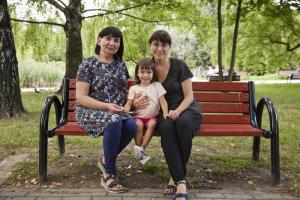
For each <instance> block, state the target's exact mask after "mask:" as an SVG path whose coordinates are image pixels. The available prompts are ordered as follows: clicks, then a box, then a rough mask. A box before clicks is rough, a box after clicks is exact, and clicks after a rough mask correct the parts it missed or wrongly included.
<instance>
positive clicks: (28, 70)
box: [19, 60, 64, 87]
mask: <svg viewBox="0 0 300 200" xmlns="http://www.w3.org/2000/svg"><path fill="white" fill-rule="evenodd" d="M19 74H20V75H19V76H20V77H19V78H20V86H21V87H34V86H39V87H59V85H60V84H61V81H62V79H63V77H64V64H63V63H62V62H53V63H40V62H36V61H34V60H22V61H21V62H19Z"/></svg>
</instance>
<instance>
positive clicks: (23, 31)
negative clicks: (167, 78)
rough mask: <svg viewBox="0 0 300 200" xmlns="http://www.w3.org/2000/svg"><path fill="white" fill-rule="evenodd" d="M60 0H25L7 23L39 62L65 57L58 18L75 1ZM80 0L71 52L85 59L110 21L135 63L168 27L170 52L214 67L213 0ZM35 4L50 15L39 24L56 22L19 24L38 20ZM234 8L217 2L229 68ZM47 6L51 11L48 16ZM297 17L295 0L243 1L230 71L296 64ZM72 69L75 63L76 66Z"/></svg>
mask: <svg viewBox="0 0 300 200" xmlns="http://www.w3.org/2000/svg"><path fill="white" fill-rule="evenodd" d="M63 2H64V1H55V0H44V1H42V0H28V2H27V3H30V4H29V5H30V6H29V9H28V15H27V16H28V18H27V19H24V18H23V19H19V20H15V21H14V23H13V30H14V32H15V33H16V34H15V38H16V46H17V52H18V55H31V56H32V57H34V58H35V59H37V60H41V61H49V60H66V61H67V60H68V59H70V58H68V56H65V51H66V49H68V43H67V41H68V35H64V34H66V26H67V25H66V24H67V22H68V20H67V19H64V14H65V13H67V10H68V9H67V8H69V7H72V5H71V3H72V2H74V1H72V0H71V1H69V4H65V3H63ZM78 2H80V6H79V8H78V9H79V10H78V13H77V14H79V15H78V16H79V17H80V22H82V28H80V29H78V31H79V32H80V34H81V35H80V36H81V37H82V48H81V50H80V48H77V50H76V51H81V52H82V55H83V56H82V57H83V58H86V57H88V56H90V55H91V54H93V50H94V45H95V41H96V36H97V34H98V32H99V30H100V29H101V28H102V27H104V26H107V25H115V26H118V27H119V28H120V29H121V30H122V31H123V33H124V37H125V55H124V58H125V60H126V61H130V62H135V61H136V60H138V59H140V58H141V57H144V56H150V54H149V51H148V41H147V40H148V37H149V35H150V34H151V32H152V31H153V30H154V29H167V30H169V31H170V33H171V34H172V39H173V41H174V43H173V48H172V55H173V56H176V57H180V58H182V59H185V60H186V62H187V63H188V64H189V65H190V67H196V66H200V65H203V66H205V65H206V64H207V63H212V64H214V65H217V39H218V37H217V28H218V26H217V1H213V0H206V1H201V2H200V1H193V0H185V1H179V0H174V1H167V0H135V1H129V0H115V1H93V2H94V8H92V9H91V8H88V7H87V5H86V4H85V3H84V2H81V1H78ZM73 4H74V3H73ZM34 8H35V9H37V10H38V11H39V12H40V13H42V14H46V15H47V14H48V17H47V18H45V19H46V20H45V21H44V22H45V23H48V25H51V24H52V25H54V26H47V25H45V23H44V24H41V23H40V24H37V23H30V24H24V23H22V24H21V23H19V22H18V21H30V20H31V21H40V22H41V20H37V19H36V18H34V16H33V15H31V14H30V13H32V12H33V11H32V9H34ZM45 8H46V9H45ZM236 8H237V1H233V0H230V1H229V0H228V1H222V19H223V22H222V31H223V34H222V37H223V40H222V45H223V49H224V50H223V66H224V67H225V68H226V69H229V66H230V63H231V60H232V57H231V56H232V51H231V49H232V46H233V44H232V42H233V39H232V38H233V31H234V26H235V19H236V10H237V9H236ZM10 9H11V13H12V14H11V15H12V18H13V19H17V18H18V15H17V13H16V12H15V11H16V5H15V4H10ZM63 9H65V11H62V10H63ZM49 12H51V13H52V14H51V15H49ZM59 12H62V13H63V14H59ZM65 16H66V14H65ZM299 18H300V15H299V4H298V3H297V1H283V0H282V1H279V2H278V1H272V0H256V1H253V0H243V1H242V3H241V16H240V24H239V26H240V27H239V30H238V37H237V41H236V42H237V44H236V47H237V49H236V61H235V63H236V64H235V65H236V68H235V69H236V70H240V71H241V70H247V71H249V72H251V73H255V74H263V73H265V72H267V71H268V72H275V71H278V70H280V69H294V68H297V67H299V60H300V59H299V55H300V53H299V51H300V50H299V49H300V40H299V39H300V38H299V37H300V34H299V32H300V31H299V29H300V20H299ZM83 20H84V21H83ZM74 23H75V22H74ZM63 27H64V29H63ZM73 57H74V56H73ZM73 57H71V58H73ZM77 57H78V56H77ZM79 57H80V56H79ZM81 60H82V58H81ZM78 62H79V61H78ZM72 67H73V68H76V69H77V66H75V67H74V66H72Z"/></svg>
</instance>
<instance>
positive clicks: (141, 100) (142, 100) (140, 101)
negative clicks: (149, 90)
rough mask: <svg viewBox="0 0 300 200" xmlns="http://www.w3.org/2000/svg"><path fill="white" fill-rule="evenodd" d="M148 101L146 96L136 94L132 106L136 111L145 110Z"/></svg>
mask: <svg viewBox="0 0 300 200" xmlns="http://www.w3.org/2000/svg"><path fill="white" fill-rule="evenodd" d="M149 101H150V99H149V97H148V96H145V95H141V94H138V93H137V94H135V96H134V100H133V106H134V107H135V108H136V109H138V110H140V109H144V108H147V106H148V105H149Z"/></svg>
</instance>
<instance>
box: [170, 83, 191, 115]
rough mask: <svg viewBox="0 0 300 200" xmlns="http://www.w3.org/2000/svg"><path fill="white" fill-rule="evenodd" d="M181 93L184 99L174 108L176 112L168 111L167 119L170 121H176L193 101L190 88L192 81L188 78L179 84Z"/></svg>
mask: <svg viewBox="0 0 300 200" xmlns="http://www.w3.org/2000/svg"><path fill="white" fill-rule="evenodd" d="M181 86H182V91H183V95H184V99H183V100H182V102H181V103H180V105H179V106H178V107H177V108H176V110H173V111H170V112H169V115H168V117H170V118H171V119H177V118H178V117H179V115H180V114H181V113H182V112H183V111H184V110H185V109H187V108H188V107H189V105H190V104H191V103H192V101H193V88H192V80H191V79H190V78H189V79H187V80H185V81H183V82H181Z"/></svg>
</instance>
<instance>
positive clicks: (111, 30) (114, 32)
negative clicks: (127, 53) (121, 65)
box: [95, 26, 124, 61]
mask: <svg viewBox="0 0 300 200" xmlns="http://www.w3.org/2000/svg"><path fill="white" fill-rule="evenodd" d="M109 35H111V36H113V37H116V38H120V47H119V49H118V51H117V53H116V54H115V55H113V57H114V59H115V60H121V61H122V60H123V51H124V43H123V35H122V32H121V31H120V29H118V28H117V27H114V26H108V27H106V28H104V29H102V30H101V31H100V33H99V34H98V39H99V38H103V37H105V36H109ZM100 50H101V47H100V45H98V42H97V43H96V47H95V54H97V55H99V54H100Z"/></svg>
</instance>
